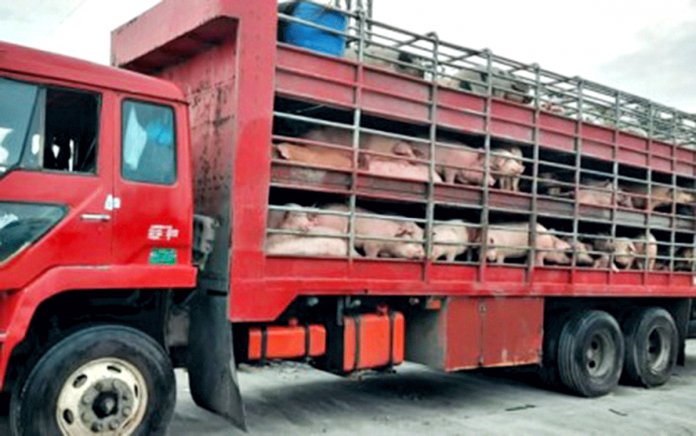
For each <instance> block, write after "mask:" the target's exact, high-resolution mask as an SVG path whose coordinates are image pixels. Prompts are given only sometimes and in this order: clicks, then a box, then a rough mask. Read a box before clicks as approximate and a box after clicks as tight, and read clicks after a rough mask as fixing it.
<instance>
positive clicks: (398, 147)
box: [392, 141, 413, 156]
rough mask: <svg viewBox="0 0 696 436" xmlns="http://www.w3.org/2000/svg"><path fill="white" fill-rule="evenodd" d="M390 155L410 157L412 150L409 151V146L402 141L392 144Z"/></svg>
mask: <svg viewBox="0 0 696 436" xmlns="http://www.w3.org/2000/svg"><path fill="white" fill-rule="evenodd" d="M392 153H394V154H396V155H399V156H412V155H413V150H412V149H411V146H410V145H408V144H407V143H405V142H404V141H399V142H397V143H396V144H394V147H392Z"/></svg>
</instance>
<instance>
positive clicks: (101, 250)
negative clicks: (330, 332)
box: [0, 43, 196, 434]
mask: <svg viewBox="0 0 696 436" xmlns="http://www.w3.org/2000/svg"><path fill="white" fill-rule="evenodd" d="M0 95H2V98H1V99H0V387H2V390H3V391H5V392H13V395H14V396H15V397H19V398H22V401H21V402H20V403H16V404H30V403H31V402H32V401H35V402H38V403H40V402H41V401H43V400H44V399H45V398H49V401H58V404H59V409H62V410H63V411H62V412H61V413H62V414H63V415H65V416H64V417H63V418H62V419H60V420H57V421H56V420H55V419H52V420H51V419H49V420H48V421H50V422H49V423H48V424H47V422H46V421H45V420H44V419H43V418H42V417H40V416H37V415H36V413H37V411H36V408H33V409H30V408H24V407H20V406H18V407H15V408H13V414H12V415H13V428H14V430H15V431H16V432H17V434H59V431H58V430H60V431H63V434H66V432H67V434H72V433H70V429H71V427H72V426H75V425H81V426H84V427H85V428H90V429H93V428H104V429H110V431H114V430H119V429H128V428H130V427H137V426H139V425H140V423H139V422H138V420H142V418H143V416H144V415H145V414H144V413H143V411H144V410H145V407H148V401H150V402H152V401H154V399H155V398H157V397H158V395H155V394H154V393H153V392H152V391H151V390H152V389H154V385H153V382H154V380H156V379H157V378H158V377H159V379H160V383H161V384H163V382H162V380H166V381H167V383H169V382H171V381H172V377H173V375H172V370H171V364H170V363H169V360H168V358H167V357H166V354H165V353H164V351H163V349H162V345H160V344H159V343H158V339H159V341H160V343H161V338H162V336H163V333H162V332H161V331H157V330H158V329H157V327H155V326H156V323H154V322H153V318H154V319H158V318H156V317H160V318H161V315H160V314H161V305H160V304H159V303H158V301H155V300H159V297H158V295H159V293H158V292H157V290H161V289H172V288H182V287H187V288H192V287H193V285H194V283H195V277H196V270H195V268H194V267H193V266H192V263H191V243H192V219H193V218H192V216H193V214H192V202H191V166H190V158H189V154H190V146H189V126H188V115H187V105H186V102H185V100H184V98H183V95H182V93H181V91H180V90H179V89H178V88H177V87H176V86H175V85H173V84H171V83H168V82H165V81H163V80H158V79H154V78H150V77H145V76H141V75H137V74H134V73H131V72H127V71H120V70H117V69H114V68H109V67H105V66H100V65H96V64H91V63H88V62H84V61H80V60H76V59H69V58H67V57H63V56H58V55H53V54H49V53H44V52H40V51H36V50H32V49H28V48H24V47H19V46H15V45H12V44H6V43H0ZM119 307H121V309H118V308H119ZM119 310H120V311H122V312H121V314H122V315H124V316H125V317H122V316H121V315H118V314H117V313H118V312H119ZM115 318H119V319H120V320H121V321H119V324H118V325H117V326H116V325H114V324H113V320H114V319H115ZM126 319H128V320H129V321H125V323H124V322H122V321H124V320H126ZM147 325H152V326H153V328H150V329H148V327H147ZM128 326H130V329H128ZM136 329H137V330H136ZM122 330H125V331H122ZM160 330H161V329H160ZM75 331H79V332H81V335H82V336H81V338H83V342H82V343H81V345H77V343H75V342H72V341H68V342H63V344H62V345H60V346H58V347H56V345H57V344H58V343H59V342H60V341H65V340H66V336H69V335H70V332H75ZM119 332H120V333H119ZM143 332H148V333H149V335H146V334H144V333H143ZM124 338H130V340H131V341H134V342H131V346H134V347H136V348H137V347H138V346H141V347H147V348H148V349H151V352H152V353H154V354H153V356H159V362H158V363H157V364H156V365H155V366H156V367H157V369H158V370H159V372H160V374H159V375H158V376H155V375H154V374H155V373H154V372H152V373H150V374H147V373H146V372H144V370H143V369H142V368H141V369H138V368H137V367H136V366H133V365H131V364H129V363H127V362H128V359H126V358H125V356H122V357H123V358H122V359H120V360H119V359H116V360H113V357H114V355H113V354H110V353H106V355H109V356H111V358H112V360H110V361H108V362H107V361H104V360H102V361H101V363H95V362H96V361H99V359H100V358H101V357H105V356H106V355H105V354H104V350H102V351H97V350H96V348H99V347H98V344H102V345H103V346H105V347H106V348H109V347H112V348H113V347H117V348H118V347H121V346H125V345H126V344H124ZM78 342H79V341H78ZM37 349H41V350H44V351H46V350H47V353H41V354H43V357H42V358H41V359H40V360H39V359H38V356H39V354H37V353H36V350H37ZM122 351H123V350H122ZM85 352H87V353H88V354H89V353H93V355H92V356H91V357H90V358H86V359H85V358H79V357H78V356H79V355H83V354H84V353H85ZM132 352H133V351H132V350H131V351H130V353H132ZM94 353H96V354H94ZM128 353H129V352H126V354H128ZM83 357H84V356H83ZM154 360H157V359H156V358H155V359H154ZM90 362H91V363H90ZM85 365H86V366H85ZM109 367H111V368H112V369H109ZM119 370H120V371H121V372H120V373H119V372H118V371H119ZM100 372H101V373H106V374H109V375H108V376H106V375H104V374H101V375H99V373H100ZM102 376H104V377H106V378H108V379H111V380H112V381H113V386H112V387H111V388H110V389H111V390H109V389H107V388H104V387H103V386H102V388H103V390H102V391H99V392H100V393H99V394H98V395H96V394H95V392H96V391H95V392H92V391H94V389H96V388H95V384H96V379H97V378H104V377H102ZM77 379H80V380H84V381H83V382H80V387H79V388H74V387H72V388H69V387H68V386H69V383H68V382H67V381H69V380H70V381H72V382H73V383H74V381H75V380H77ZM66 383H67V384H66ZM37 386H41V389H37ZM161 388H162V387H161V386H160V387H158V389H161ZM168 389H169V390H172V389H173V388H168ZM148 390H150V392H149V393H148ZM137 391H140V395H141V397H140V398H138V396H137V395H136V392H137ZM44 395H48V397H45V396H44ZM58 397H60V400H58ZM122 397H127V398H130V400H129V401H125V400H119V398H122ZM80 398H82V399H83V400H84V399H85V398H86V400H85V401H86V402H88V403H90V407H92V406H93V408H89V407H87V406H84V405H83V406H78V404H81V403H80V401H81V400H80ZM90 399H91V401H88V400H90ZM107 406H109V407H107ZM100 407H101V408H102V409H103V411H101V412H98V413H97V412H95V410H102V409H100ZM83 409H84V410H83ZM126 410H129V412H130V413H128V414H126V413H125V411H126ZM170 412H171V411H170ZM80 415H84V416H85V418H84V419H77V417H79V416H80ZM44 418H45V417H44ZM55 426H59V427H60V428H59V429H58V428H55Z"/></svg>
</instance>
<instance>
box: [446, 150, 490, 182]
mask: <svg viewBox="0 0 696 436" xmlns="http://www.w3.org/2000/svg"><path fill="white" fill-rule="evenodd" d="M484 159H485V158H484V155H483V153H478V152H476V151H474V149H472V148H469V147H466V146H460V147H441V146H440V147H436V148H435V164H436V169H437V171H438V173H439V174H440V175H441V176H442V178H443V179H444V181H445V183H454V182H455V181H457V182H459V183H463V184H472V185H483V181H484V173H483V168H484V165H483V164H484ZM445 165H453V166H456V167H457V168H452V167H449V166H445ZM485 180H486V184H487V185H488V186H493V185H495V178H494V177H493V175H492V174H488V176H487V177H486V179H485Z"/></svg>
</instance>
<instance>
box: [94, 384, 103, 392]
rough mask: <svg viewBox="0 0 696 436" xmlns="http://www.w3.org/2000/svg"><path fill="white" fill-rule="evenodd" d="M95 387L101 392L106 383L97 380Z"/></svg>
mask: <svg viewBox="0 0 696 436" xmlns="http://www.w3.org/2000/svg"><path fill="white" fill-rule="evenodd" d="M94 388H95V389H96V390H98V391H100V392H101V390H102V389H104V385H103V384H102V382H97V384H96V385H94Z"/></svg>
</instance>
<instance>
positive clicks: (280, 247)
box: [266, 227, 358, 256]
mask: <svg viewBox="0 0 696 436" xmlns="http://www.w3.org/2000/svg"><path fill="white" fill-rule="evenodd" d="M312 234H317V235H340V232H339V231H337V230H336V229H331V228H326V227H313V228H311V229H310V230H309V231H308V232H307V236H304V235H303V236H297V235H271V236H270V237H269V238H268V248H267V250H266V252H267V253H268V254H276V255H291V256H346V255H348V241H347V240H346V239H342V238H333V237H330V236H309V235H312ZM277 236H290V238H276V237H277ZM351 251H352V252H353V255H354V256H357V255H358V254H357V252H355V250H351Z"/></svg>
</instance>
